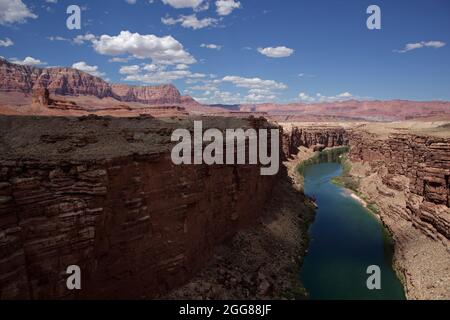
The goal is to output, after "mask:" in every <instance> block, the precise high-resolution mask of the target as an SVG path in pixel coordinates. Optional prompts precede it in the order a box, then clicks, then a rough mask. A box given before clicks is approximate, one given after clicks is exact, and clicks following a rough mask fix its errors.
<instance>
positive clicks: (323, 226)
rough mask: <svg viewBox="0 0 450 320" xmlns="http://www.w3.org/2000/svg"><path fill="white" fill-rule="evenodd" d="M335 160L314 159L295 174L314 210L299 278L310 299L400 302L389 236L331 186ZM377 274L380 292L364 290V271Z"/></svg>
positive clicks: (336, 167)
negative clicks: (376, 270)
mask: <svg viewBox="0 0 450 320" xmlns="http://www.w3.org/2000/svg"><path fill="white" fill-rule="evenodd" d="M335 160H338V157H336V155H334V156H330V155H328V156H325V157H320V158H318V159H316V161H313V162H311V164H309V165H306V166H304V167H303V168H301V172H302V174H303V176H304V178H305V192H306V194H307V195H308V196H311V197H314V198H315V199H316V203H317V205H318V207H319V208H318V209H317V212H316V219H315V221H314V223H313V224H312V226H311V228H310V230H309V233H310V239H311V241H310V245H309V249H308V253H307V256H306V257H305V260H304V263H303V266H302V268H301V271H300V278H301V281H302V282H303V284H304V286H305V288H306V290H307V291H308V294H309V296H310V298H311V299H339V300H340V299H370V300H372V299H386V300H399V299H405V294H404V290H403V286H402V284H401V282H400V281H399V279H398V278H397V275H396V273H395V271H394V270H393V267H392V258H393V250H394V249H393V244H392V240H391V238H390V236H389V235H388V233H387V231H386V230H385V228H384V227H383V225H382V224H381V223H380V222H379V221H378V219H377V218H376V217H375V215H373V214H372V213H371V212H370V211H369V210H368V209H366V208H365V207H364V206H363V205H362V204H361V203H360V202H359V201H358V200H356V199H354V198H352V197H351V195H350V192H349V191H348V190H346V189H345V188H343V187H340V186H337V185H335V184H333V183H332V182H331V179H332V178H334V177H336V176H339V175H341V173H342V166H341V164H339V163H338V162H339V161H337V162H335ZM371 265H377V266H379V267H380V269H381V290H369V289H368V288H367V285H366V281H367V279H368V278H369V276H370V274H367V273H366V271H367V267H368V266H371Z"/></svg>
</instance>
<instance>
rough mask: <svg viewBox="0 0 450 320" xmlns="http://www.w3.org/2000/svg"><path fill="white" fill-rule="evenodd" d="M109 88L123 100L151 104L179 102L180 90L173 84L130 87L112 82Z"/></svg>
mask: <svg viewBox="0 0 450 320" xmlns="http://www.w3.org/2000/svg"><path fill="white" fill-rule="evenodd" d="M111 90H112V94H113V96H114V97H116V98H117V99H118V100H121V101H125V102H140V103H145V104H152V105H165V104H180V103H181V95H180V92H179V91H178V89H177V88H176V87H175V86H173V85H162V86H158V87H142V86H141V87H132V86H127V85H122V84H113V85H112V86H111Z"/></svg>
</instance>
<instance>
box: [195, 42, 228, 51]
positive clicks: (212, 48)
mask: <svg viewBox="0 0 450 320" xmlns="http://www.w3.org/2000/svg"><path fill="white" fill-rule="evenodd" d="M200 47H202V48H207V49H211V50H221V49H222V48H223V46H221V45H218V44H213V43H209V44H206V43H202V44H201V45H200Z"/></svg>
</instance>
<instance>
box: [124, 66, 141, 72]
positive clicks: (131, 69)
mask: <svg viewBox="0 0 450 320" xmlns="http://www.w3.org/2000/svg"><path fill="white" fill-rule="evenodd" d="M140 70H141V68H140V67H139V66H138V65H132V66H124V67H121V68H120V70H119V73H120V74H137V73H139V71H140Z"/></svg>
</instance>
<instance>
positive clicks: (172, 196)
mask: <svg viewBox="0 0 450 320" xmlns="http://www.w3.org/2000/svg"><path fill="white" fill-rule="evenodd" d="M202 120H203V123H204V127H205V129H206V128H208V127H215V128H222V127H223V128H224V129H225V128H230V126H233V127H236V128H241V127H243V128H245V127H250V126H251V127H253V126H255V125H260V126H269V127H270V125H269V124H268V123H267V122H262V121H260V122H249V121H248V120H243V119H225V118H223V119H208V118H202ZM191 126H192V121H191V120H181V119H174V120H165V121H164V122H161V121H158V120H155V119H150V118H132V119H117V118H100V117H95V116H90V117H82V118H78V119H77V118H51V117H49V118H46V117H38V118H32V117H2V118H0V136H1V137H2V143H1V144H0V299H18V298H25V299H28V298H31V299H49V298H52V299H53V298H58V299H60V298H65V299H69V298H72V299H73V298H89V299H92V298H137V299H140V298H151V297H156V296H159V295H160V294H163V293H167V292H168V290H169V289H171V288H174V287H176V286H178V285H180V284H183V283H185V282H186V281H187V280H188V279H190V278H191V277H192V276H193V275H194V274H195V273H196V272H198V270H199V269H200V268H201V267H203V266H204V265H205V264H206V263H207V262H208V261H209V259H210V258H211V256H212V254H213V249H214V247H215V246H216V245H217V244H220V243H222V242H223V241H224V240H225V239H229V238H230V237H232V236H233V235H234V234H235V233H236V232H237V231H238V230H240V229H241V228H243V227H246V226H250V225H252V224H253V223H254V221H255V219H256V218H257V217H258V215H259V214H260V212H261V211H262V209H263V207H264V205H265V203H266V200H267V199H268V198H269V196H270V194H271V192H272V188H273V185H274V183H275V181H276V179H277V177H270V176H261V175H260V167H259V166H245V165H236V166H234V165H222V166H207V165H197V166H175V165H174V164H173V163H172V161H171V156H170V151H171V146H172V142H171V141H170V135H171V133H172V132H173V130H174V129H177V128H180V127H185V128H190V127H191ZM70 265H78V266H80V268H81V271H82V290H81V291H76V290H75V291H69V290H67V287H66V278H67V274H66V269H67V267H68V266H70Z"/></svg>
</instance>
